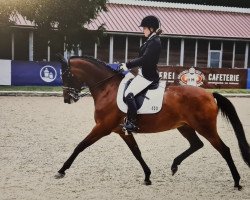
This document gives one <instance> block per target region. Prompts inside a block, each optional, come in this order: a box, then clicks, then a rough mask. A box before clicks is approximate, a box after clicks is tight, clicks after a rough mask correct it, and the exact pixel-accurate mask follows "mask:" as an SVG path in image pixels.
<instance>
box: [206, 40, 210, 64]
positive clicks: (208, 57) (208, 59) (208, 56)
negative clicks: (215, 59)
mask: <svg viewBox="0 0 250 200" xmlns="http://www.w3.org/2000/svg"><path fill="white" fill-rule="evenodd" d="M207 67H210V40H209V42H208V55H207Z"/></svg>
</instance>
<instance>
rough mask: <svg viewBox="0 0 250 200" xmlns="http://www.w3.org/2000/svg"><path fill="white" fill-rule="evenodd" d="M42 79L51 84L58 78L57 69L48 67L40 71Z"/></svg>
mask: <svg viewBox="0 0 250 200" xmlns="http://www.w3.org/2000/svg"><path fill="white" fill-rule="evenodd" d="M40 77H41V79H42V80H43V81H45V82H47V83H50V82H52V81H54V80H55V79H56V77H57V72H56V69H55V68H54V67H52V66H50V65H46V66H44V67H43V68H42V69H41V70H40Z"/></svg>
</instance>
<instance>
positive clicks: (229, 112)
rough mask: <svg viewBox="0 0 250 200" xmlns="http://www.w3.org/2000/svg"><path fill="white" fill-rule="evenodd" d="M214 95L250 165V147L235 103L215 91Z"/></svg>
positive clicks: (243, 155) (244, 158)
mask: <svg viewBox="0 0 250 200" xmlns="http://www.w3.org/2000/svg"><path fill="white" fill-rule="evenodd" d="M213 96H214V98H215V99H216V101H217V105H218V108H219V110H220V111H221V113H222V116H223V117H225V118H227V120H229V121H230V122H231V124H232V126H233V129H234V132H235V135H236V137H237V140H238V144H239V147H240V151H241V155H242V157H243V160H244V161H245V162H246V164H247V165H248V166H249V167H250V147H249V144H248V143H247V140H246V136H245V132H244V129H243V126H242V124H241V121H240V119H239V117H238V114H237V112H236V110H235V108H234V106H233V104H232V103H231V101H229V99H227V98H226V97H224V96H222V95H220V94H218V93H216V92H214V93H213Z"/></svg>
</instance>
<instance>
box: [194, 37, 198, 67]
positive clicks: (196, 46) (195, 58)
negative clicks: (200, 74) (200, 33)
mask: <svg viewBox="0 0 250 200" xmlns="http://www.w3.org/2000/svg"><path fill="white" fill-rule="evenodd" d="M197 53H198V40H195V53H194V67H197V55H198V54H197Z"/></svg>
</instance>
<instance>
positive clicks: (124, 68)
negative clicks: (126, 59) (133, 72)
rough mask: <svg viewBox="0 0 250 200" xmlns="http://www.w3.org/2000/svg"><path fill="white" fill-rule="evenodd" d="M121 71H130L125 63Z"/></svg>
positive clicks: (122, 64)
mask: <svg viewBox="0 0 250 200" xmlns="http://www.w3.org/2000/svg"><path fill="white" fill-rule="evenodd" d="M119 69H120V70H121V71H128V68H127V66H126V64H125V63H121V65H120V67H119Z"/></svg>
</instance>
